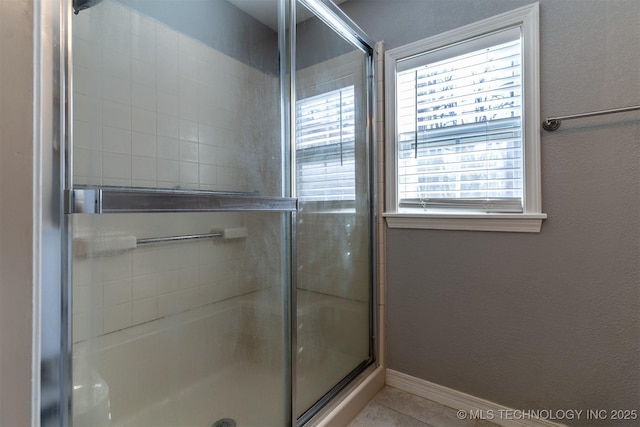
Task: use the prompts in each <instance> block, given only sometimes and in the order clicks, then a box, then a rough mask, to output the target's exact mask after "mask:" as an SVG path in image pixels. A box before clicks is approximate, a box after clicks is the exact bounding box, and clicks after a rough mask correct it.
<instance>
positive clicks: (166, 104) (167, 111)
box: [157, 86, 180, 117]
mask: <svg viewBox="0 0 640 427" xmlns="http://www.w3.org/2000/svg"><path fill="white" fill-rule="evenodd" d="M158 88H159V89H158V93H157V103H158V113H160V114H163V115H167V116H173V117H178V116H179V115H180V101H179V99H178V92H177V90H176V92H174V93H172V92H169V91H166V90H165V88H164V87H163V86H158Z"/></svg>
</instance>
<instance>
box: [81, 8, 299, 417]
mask: <svg viewBox="0 0 640 427" xmlns="http://www.w3.org/2000/svg"><path fill="white" fill-rule="evenodd" d="M78 3H83V2H78ZM84 3H86V2H84ZM88 4H90V5H92V6H91V7H90V8H88V9H85V10H81V11H80V12H79V13H78V14H77V15H74V16H73V18H72V30H73V79H74V89H73V95H74V99H73V102H74V115H73V133H74V139H73V142H74V153H73V154H74V162H73V176H74V185H97V186H122V187H148V188H163V189H188V190H212V191H225V192H226V191H233V192H250V193H255V194H259V195H263V196H276V197H280V196H282V192H283V189H282V188H281V186H282V182H283V179H282V174H283V168H282V164H283V159H282V148H281V137H282V135H281V129H282V126H281V123H280V121H281V117H280V81H279V79H280V77H279V69H278V67H279V65H278V57H279V52H278V31H277V29H276V26H277V19H276V17H277V11H276V10H275V8H276V3H275V2H274V3H273V8H274V9H273V10H272V11H270V12H269V13H268V14H267V15H268V16H266V17H265V16H263V15H260V14H257V13H255V12H254V11H252V10H248V11H246V12H245V11H243V10H241V9H239V8H238V7H236V6H235V5H234V4H232V3H230V2H227V1H223V0H216V1H210V0H191V1H183V0H163V1H161V2H159V1H147V0H118V1H115V0H103V1H101V2H96V1H90V2H88ZM238 4H241V2H238ZM249 13H251V14H252V15H250V14H249ZM283 55H286V53H283ZM71 221H72V223H73V254H72V271H73V283H72V288H73V290H72V299H73V304H72V305H73V388H74V390H73V415H74V426H75V427H80V426H101V425H110V426H136V427H139V426H180V425H202V426H205V425H206V426H209V425H213V424H214V423H215V422H216V421H218V420H221V419H225V418H229V419H234V420H235V421H236V422H237V425H247V426H282V425H287V424H289V423H290V416H291V415H290V414H291V403H290V402H291V399H290V397H291V396H290V395H291V385H290V366H289V365H288V364H287V362H288V360H289V359H290V356H289V354H290V351H289V349H290V334H289V333H288V330H289V323H290V320H289V318H288V315H287V313H288V311H287V310H286V307H287V306H288V305H287V301H288V298H289V293H290V290H289V271H290V265H289V260H290V253H289V247H290V238H289V228H290V226H289V224H290V214H289V213H279V212H271V213H265V212H220V213H150V214H106V215H74V216H73V217H72V218H71ZM225 229H226V230H228V231H230V232H229V233H227V237H228V238H224V237H216V238H211V239H204V240H188V241H182V242H164V243H156V244H151V245H142V244H138V243H137V239H144V238H155V237H164V236H178V235H192V234H204V233H210V232H211V231H212V230H225Z"/></svg>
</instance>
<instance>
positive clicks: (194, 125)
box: [180, 119, 198, 142]
mask: <svg viewBox="0 0 640 427" xmlns="http://www.w3.org/2000/svg"><path fill="white" fill-rule="evenodd" d="M180 139H181V140H183V141H191V142H198V122H195V121H191V120H185V119H180Z"/></svg>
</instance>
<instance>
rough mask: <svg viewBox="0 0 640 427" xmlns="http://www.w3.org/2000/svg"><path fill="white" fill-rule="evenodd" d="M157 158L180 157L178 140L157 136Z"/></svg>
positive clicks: (176, 158) (174, 158)
mask: <svg viewBox="0 0 640 427" xmlns="http://www.w3.org/2000/svg"><path fill="white" fill-rule="evenodd" d="M157 147H158V158H159V159H171V160H178V158H179V157H180V140H178V139H176V138H168V137H165V136H158V138H157Z"/></svg>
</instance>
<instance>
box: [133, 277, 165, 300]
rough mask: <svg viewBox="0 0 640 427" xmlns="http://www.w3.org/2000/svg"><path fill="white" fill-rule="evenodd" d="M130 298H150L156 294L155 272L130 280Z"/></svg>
mask: <svg viewBox="0 0 640 427" xmlns="http://www.w3.org/2000/svg"><path fill="white" fill-rule="evenodd" d="M132 284H133V288H132V294H131V295H132V298H133V300H134V301H136V300H139V299H145V298H152V297H155V296H157V294H158V278H157V276H156V275H155V274H149V275H147V276H137V277H134V278H133V280H132Z"/></svg>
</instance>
